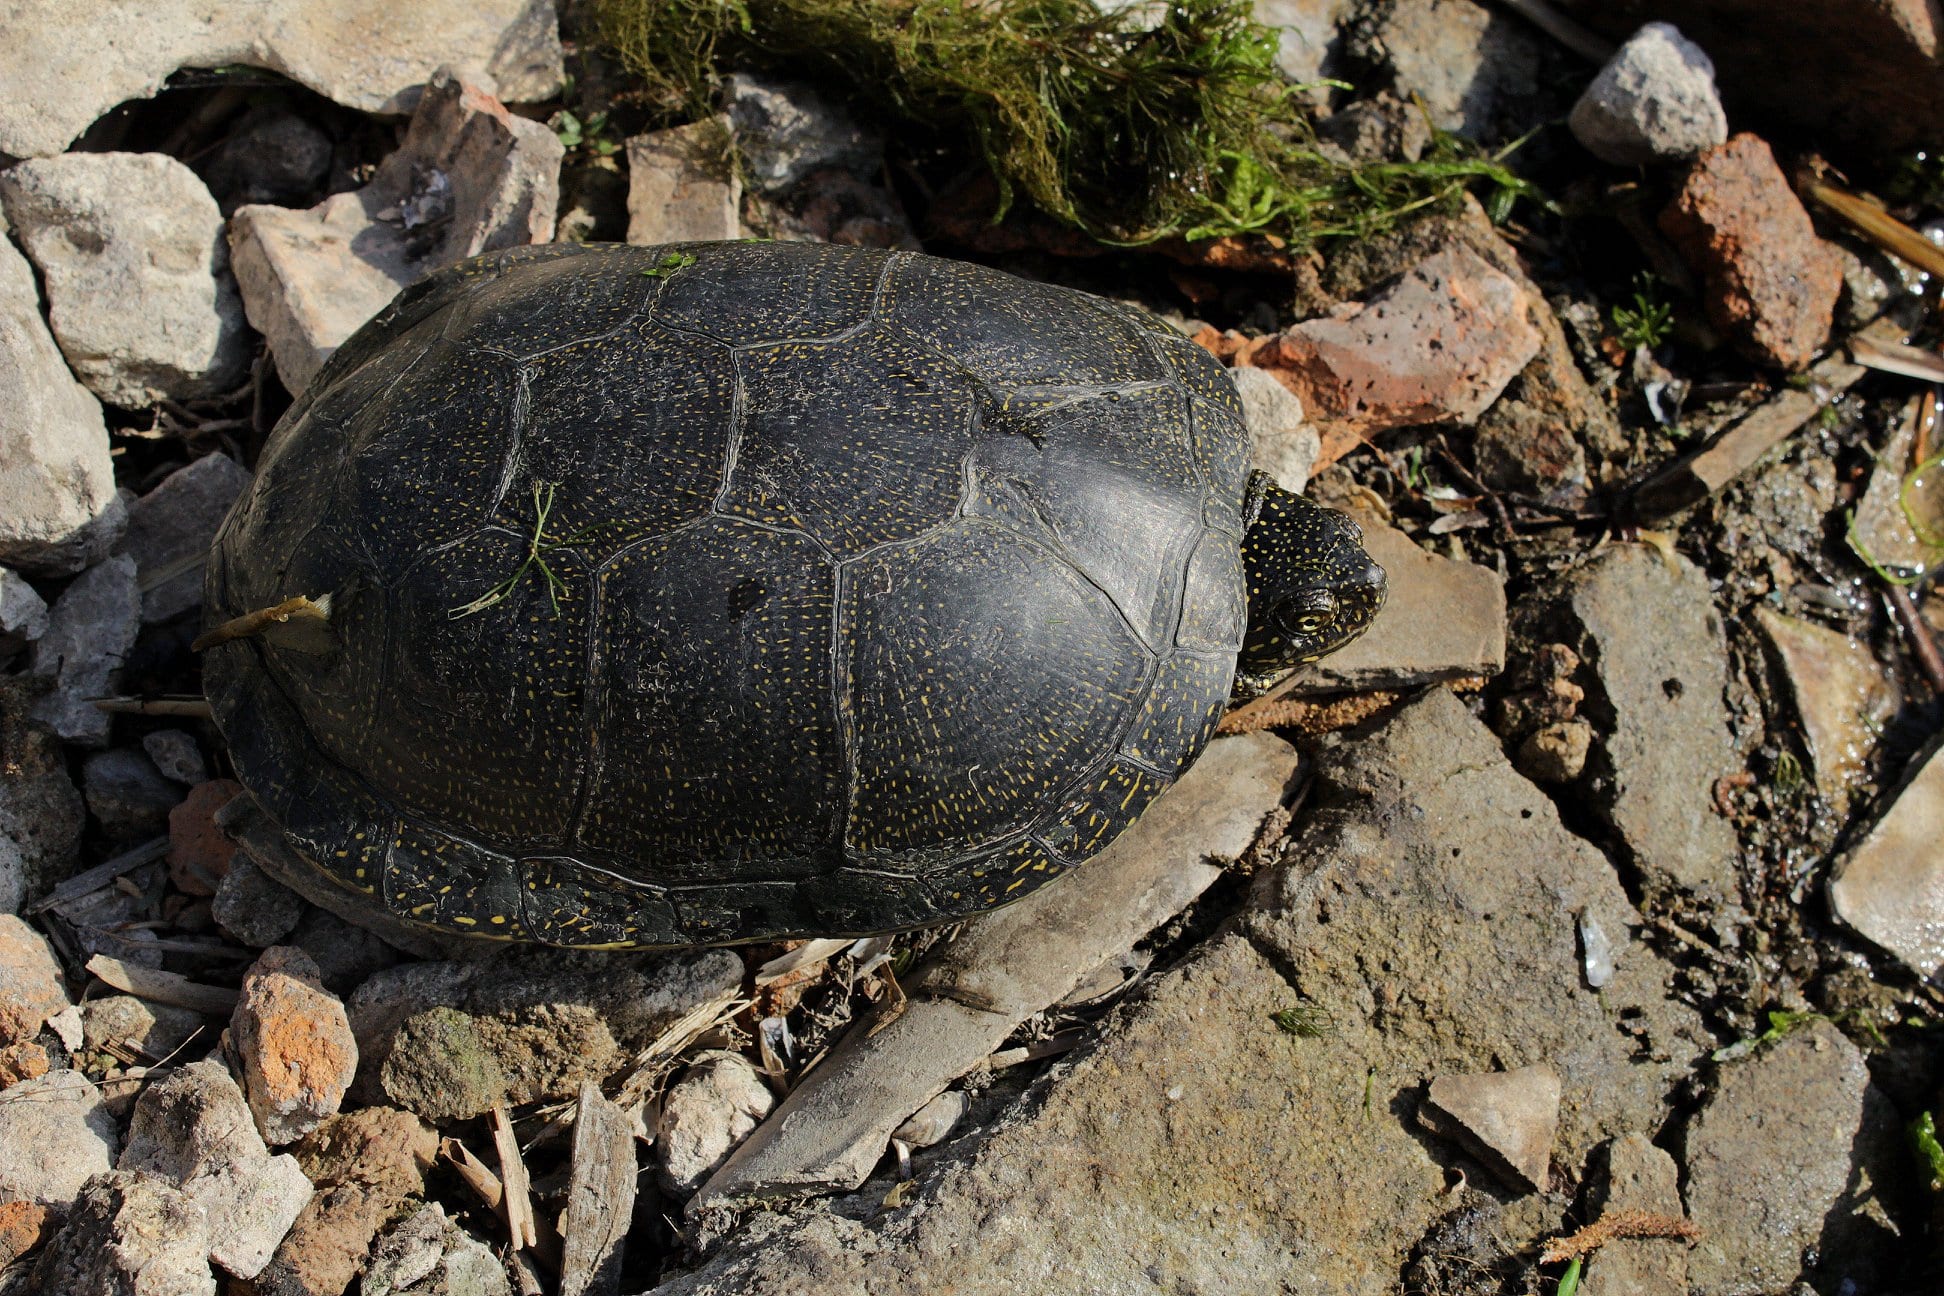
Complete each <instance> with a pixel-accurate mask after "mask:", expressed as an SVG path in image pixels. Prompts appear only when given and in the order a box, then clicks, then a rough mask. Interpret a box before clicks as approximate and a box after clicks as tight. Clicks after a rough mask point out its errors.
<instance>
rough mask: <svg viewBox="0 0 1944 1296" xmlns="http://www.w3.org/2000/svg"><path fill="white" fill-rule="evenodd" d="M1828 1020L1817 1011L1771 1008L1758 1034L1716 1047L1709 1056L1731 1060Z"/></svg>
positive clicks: (1717, 1060) (1716, 1059) (1720, 1059)
mask: <svg viewBox="0 0 1944 1296" xmlns="http://www.w3.org/2000/svg"><path fill="white" fill-rule="evenodd" d="M1828 1020H1829V1018H1828V1016H1826V1015H1825V1014H1823V1013H1819V1012H1792V1011H1790V1010H1787V1009H1782V1008H1773V1009H1770V1010H1769V1012H1768V1029H1766V1030H1764V1031H1763V1032H1762V1033H1761V1034H1759V1035H1753V1036H1750V1037H1749V1038H1747V1039H1743V1040H1737V1041H1735V1042H1734V1043H1733V1044H1730V1045H1727V1046H1726V1047H1724V1048H1718V1049H1716V1050H1715V1051H1714V1053H1713V1054H1711V1055H1710V1056H1711V1057H1712V1059H1713V1060H1714V1061H1716V1062H1732V1061H1734V1060H1735V1059H1736V1058H1740V1057H1746V1056H1748V1055H1749V1054H1750V1053H1753V1052H1754V1051H1755V1050H1756V1049H1759V1048H1761V1047H1762V1046H1763V1045H1764V1044H1773V1043H1775V1042H1776V1041H1777V1040H1779V1039H1783V1038H1786V1037H1787V1036H1789V1035H1790V1034H1792V1033H1794V1032H1795V1031H1797V1030H1799V1029H1801V1028H1802V1027H1804V1026H1807V1025H1808V1024H1809V1023H1810V1022H1819V1021H1828Z"/></svg>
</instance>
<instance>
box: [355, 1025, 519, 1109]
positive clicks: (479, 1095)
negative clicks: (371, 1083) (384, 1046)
mask: <svg viewBox="0 0 1944 1296" xmlns="http://www.w3.org/2000/svg"><path fill="white" fill-rule="evenodd" d="M379 1084H380V1085H382V1086H383V1088H384V1090H385V1094H386V1096H387V1097H388V1098H390V1099H391V1100H392V1101H393V1102H394V1103H396V1104H398V1105H399V1106H400V1107H403V1108H404V1109H405V1110H407V1111H410V1112H415V1113H416V1114H418V1115H420V1116H422V1117H424V1118H425V1119H426V1120H428V1121H430V1122H432V1123H433V1124H435V1125H443V1124H448V1123H450V1122H452V1121H460V1120H468V1119H470V1118H471V1117H474V1116H477V1115H479V1114H480V1113H481V1112H483V1111H485V1110H486V1109H487V1108H489V1107H492V1106H493V1105H495V1104H496V1103H502V1102H505V1101H506V1096H507V1077H506V1072H505V1070H504V1069H503V1068H502V1067H501V1066H500V1064H499V1060H498V1059H497V1058H495V1057H494V1056H493V1054H492V1052H491V1051H490V1049H489V1048H488V1047H487V1045H486V1043H485V1041H483V1040H482V1039H481V1038H480V1035H479V1029H478V1026H477V1024H476V1023H475V1022H474V1021H473V1019H472V1018H471V1017H469V1016H467V1015H466V1014H465V1013H462V1012H459V1011H456V1010H455V1009H452V1008H430V1009H427V1010H426V1011H425V1012H422V1013H417V1014H414V1015H413V1016H411V1017H408V1018H407V1019H406V1020H405V1024H404V1025H403V1026H401V1027H399V1030H398V1037H397V1039H396V1040H395V1041H394V1042H393V1044H392V1050H391V1053H390V1055H389V1056H387V1057H386V1058H385V1063H384V1065H383V1066H382V1067H381V1068H379Z"/></svg>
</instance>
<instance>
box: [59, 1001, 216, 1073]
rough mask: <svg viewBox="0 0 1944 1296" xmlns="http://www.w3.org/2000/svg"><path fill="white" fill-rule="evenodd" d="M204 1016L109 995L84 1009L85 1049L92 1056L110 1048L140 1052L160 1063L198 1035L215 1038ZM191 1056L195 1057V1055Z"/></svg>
mask: <svg viewBox="0 0 1944 1296" xmlns="http://www.w3.org/2000/svg"><path fill="white" fill-rule="evenodd" d="M208 1025H209V1023H208V1020H207V1019H206V1018H204V1017H203V1015H202V1014H201V1013H198V1012H193V1011H191V1010H190V1009H187V1008H177V1007H174V1006H173V1005H170V1004H160V1003H151V1002H149V1001H148V1000H146V999H137V998H136V997H135V996H134V995H108V996H105V997H104V998H100V999H90V1000H88V1001H87V1002H86V1003H84V1004H82V1005H81V1029H82V1045H81V1046H82V1047H83V1048H85V1049H87V1050H88V1051H89V1052H91V1053H100V1052H103V1051H105V1050H106V1049H107V1048H108V1047H109V1046H110V1045H120V1046H122V1047H125V1048H133V1049H138V1050H140V1051H141V1052H142V1053H143V1054H146V1055H147V1060H148V1061H151V1062H159V1061H161V1060H162V1059H163V1058H165V1057H168V1056H170V1055H171V1054H174V1053H175V1052H176V1050H177V1049H180V1048H181V1047H182V1046H183V1045H185V1044H187V1043H188V1042H189V1041H190V1040H191V1039H192V1038H194V1037H195V1036H196V1034H197V1032H199V1031H200V1032H203V1038H204V1040H205V1041H211V1040H213V1039H214V1038H215V1033H214V1032H213V1031H209V1030H208V1029H207V1028H208ZM191 1056H194V1054H193V1053H192V1054H191Z"/></svg>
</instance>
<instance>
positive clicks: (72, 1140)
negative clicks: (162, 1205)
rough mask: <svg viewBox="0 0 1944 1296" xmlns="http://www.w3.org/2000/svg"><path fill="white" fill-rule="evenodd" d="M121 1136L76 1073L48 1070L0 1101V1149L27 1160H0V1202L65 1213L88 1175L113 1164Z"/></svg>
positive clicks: (94, 1092)
mask: <svg viewBox="0 0 1944 1296" xmlns="http://www.w3.org/2000/svg"><path fill="white" fill-rule="evenodd" d="M120 1146H121V1135H120V1133H119V1131H118V1129H117V1127H116V1122H115V1118H114V1117H113V1116H111V1115H109V1113H108V1109H107V1108H106V1107H105V1106H103V1105H102V1102H101V1091H100V1090H98V1089H96V1088H95V1087H94V1085H92V1084H90V1083H89V1082H88V1078H87V1077H86V1076H84V1075H82V1074H81V1073H80V1072H79V1071H49V1072H48V1073H47V1074H46V1075H44V1076H41V1077H39V1078H38V1079H34V1080H24V1081H22V1082H21V1083H19V1084H17V1085H15V1086H14V1087H13V1088H11V1089H9V1090H7V1092H6V1098H5V1100H4V1101H0V1147H6V1148H32V1149H34V1155H32V1156H7V1157H0V1198H17V1199H21V1200H25V1201H31V1202H39V1203H40V1204H41V1205H43V1206H51V1207H53V1208H54V1209H55V1210H56V1211H65V1210H66V1209H67V1208H68V1206H69V1205H70V1204H71V1203H72V1202H73V1201H74V1199H75V1197H76V1196H77V1195H78V1194H79V1193H80V1192H81V1187H82V1185H83V1184H85V1183H86V1182H87V1181H88V1177H89V1176H90V1175H97V1174H105V1173H106V1172H107V1171H109V1170H110V1169H112V1168H113V1167H114V1164H115V1153H116V1152H117V1151H118V1150H119V1149H120Z"/></svg>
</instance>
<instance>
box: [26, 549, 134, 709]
mask: <svg viewBox="0 0 1944 1296" xmlns="http://www.w3.org/2000/svg"><path fill="white" fill-rule="evenodd" d="M141 628H142V597H141V592H140V590H139V588H138V586H137V584H136V579H135V560H134V559H133V558H125V557H115V558H106V559H103V560H102V561H101V562H99V563H97V564H95V565H94V566H93V567H91V568H89V569H88V571H87V572H86V573H84V574H83V575H82V576H81V577H80V578H78V579H77V580H76V581H75V582H74V583H73V584H72V585H69V586H68V587H67V590H66V592H65V593H63V594H62V595H61V597H60V598H58V599H56V600H55V601H54V610H53V611H52V612H51V613H50V614H49V616H48V624H47V633H46V634H44V635H42V636H41V637H40V640H39V642H37V643H36V644H35V645H34V658H33V667H32V669H33V672H34V673H35V674H36V675H42V676H47V677H49V678H52V679H53V680H54V691H53V692H52V693H50V694H48V695H47V696H46V697H45V698H43V699H41V701H40V702H38V703H37V704H35V706H34V709H33V713H32V714H33V717H34V718H35V719H36V720H39V721H41V722H43V723H44V724H46V725H47V726H48V727H49V728H51V729H52V730H53V731H54V732H55V733H57V734H59V735H60V736H61V737H63V738H65V739H67V740H68V741H69V742H72V743H80V744H82V745H83V746H87V747H104V746H106V745H107V743H108V731H109V728H110V727H111V719H112V718H111V717H110V716H109V715H108V713H107V712H106V711H103V710H101V709H100V708H99V707H97V706H95V705H94V703H92V702H90V701H89V699H90V698H95V697H102V696H105V695H107V694H110V693H113V692H114V691H115V685H116V683H117V682H118V681H119V679H120V676H121V665H122V662H123V661H124V660H125V659H126V658H127V657H128V650H129V649H131V648H133V647H134V646H135V636H136V634H137V633H139V632H140V630H141Z"/></svg>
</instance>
